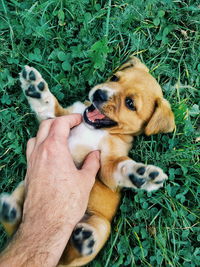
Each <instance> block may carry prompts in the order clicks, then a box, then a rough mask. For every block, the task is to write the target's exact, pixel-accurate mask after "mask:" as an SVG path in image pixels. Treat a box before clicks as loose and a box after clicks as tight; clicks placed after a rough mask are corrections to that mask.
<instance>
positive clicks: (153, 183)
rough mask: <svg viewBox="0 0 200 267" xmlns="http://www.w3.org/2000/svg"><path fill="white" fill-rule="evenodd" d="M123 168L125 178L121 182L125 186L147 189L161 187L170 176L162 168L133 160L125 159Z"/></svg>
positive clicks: (151, 189)
mask: <svg viewBox="0 0 200 267" xmlns="http://www.w3.org/2000/svg"><path fill="white" fill-rule="evenodd" d="M121 170H122V174H123V177H124V178H123V179H124V180H123V182H121V181H120V182H121V184H122V185H123V186H126V187H133V188H139V189H145V190H146V191H153V190H157V189H159V188H160V187H162V186H163V183H164V181H165V180H167V178H168V177H167V175H166V174H165V173H164V172H163V170H162V169H161V168H159V167H156V166H154V165H144V164H143V163H137V162H135V161H133V160H127V161H125V162H124V163H123V165H121ZM119 184H120V183H119Z"/></svg>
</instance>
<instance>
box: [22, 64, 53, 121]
mask: <svg viewBox="0 0 200 267" xmlns="http://www.w3.org/2000/svg"><path fill="white" fill-rule="evenodd" d="M19 77H20V82H21V87H22V90H23V92H24V94H25V96H26V97H27V99H28V102H29V104H30V106H31V108H32V110H33V111H34V112H35V113H36V115H37V117H38V119H39V120H40V121H41V120H46V119H49V118H54V117H55V98H54V96H53V95H52V94H51V92H50V91H49V88H48V84H47V83H46V81H45V80H44V79H43V78H42V75H41V74H40V73H39V71H37V70H36V69H35V68H33V67H29V66H27V65H26V66H25V67H24V69H23V70H22V72H21V73H20V74H19Z"/></svg>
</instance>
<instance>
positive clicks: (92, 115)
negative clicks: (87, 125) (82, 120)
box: [87, 109, 105, 122]
mask: <svg viewBox="0 0 200 267" xmlns="http://www.w3.org/2000/svg"><path fill="white" fill-rule="evenodd" d="M87 117H88V119H89V120H90V121H92V122H94V121H95V120H101V119H103V118H105V115H103V114H102V113H100V111H99V110H98V109H95V110H93V111H88V113H87Z"/></svg>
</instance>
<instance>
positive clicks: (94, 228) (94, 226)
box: [59, 214, 110, 266]
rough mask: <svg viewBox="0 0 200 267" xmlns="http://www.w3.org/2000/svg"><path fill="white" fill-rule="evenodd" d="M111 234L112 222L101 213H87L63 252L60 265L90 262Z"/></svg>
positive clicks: (77, 264)
mask: <svg viewBox="0 0 200 267" xmlns="http://www.w3.org/2000/svg"><path fill="white" fill-rule="evenodd" d="M109 235H110V222H109V221H108V220H107V219H106V218H104V217H103V216H101V215H98V214H93V215H85V216H84V218H83V220H82V221H81V222H79V223H78V224H77V225H76V227H75V229H74V231H73V233H72V236H71V239H70V241H69V243H68V245H67V247H66V250H65V251H64V253H63V256H62V258H61V261H60V265H59V266H82V265H85V264H87V263H89V262H90V261H91V260H93V259H94V257H95V256H96V255H97V253H98V252H99V251H100V249H101V248H102V247H103V245H104V244H105V242H106V241H107V239H108V237H109Z"/></svg>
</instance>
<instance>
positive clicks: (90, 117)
mask: <svg viewBox="0 0 200 267" xmlns="http://www.w3.org/2000/svg"><path fill="white" fill-rule="evenodd" d="M83 118H84V121H85V122H86V123H87V124H89V125H91V126H93V127H94V128H95V129H100V128H108V127H113V126H116V125H117V122H115V121H113V120H111V119H110V118H109V117H107V116H106V115H105V114H103V113H102V112H101V111H100V110H99V109H97V108H96V107H95V106H94V105H93V104H92V105H91V106H89V107H88V108H86V109H85V111H84V113H83Z"/></svg>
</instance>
